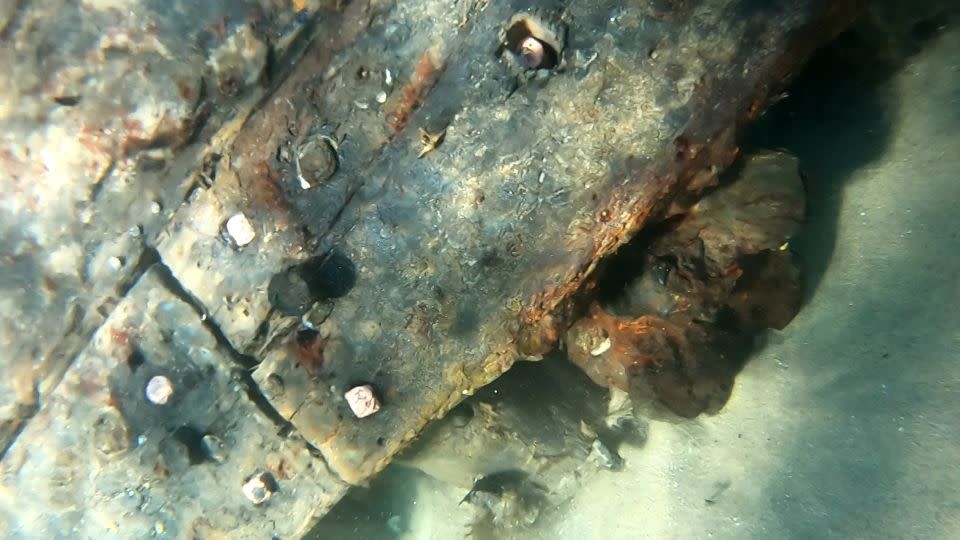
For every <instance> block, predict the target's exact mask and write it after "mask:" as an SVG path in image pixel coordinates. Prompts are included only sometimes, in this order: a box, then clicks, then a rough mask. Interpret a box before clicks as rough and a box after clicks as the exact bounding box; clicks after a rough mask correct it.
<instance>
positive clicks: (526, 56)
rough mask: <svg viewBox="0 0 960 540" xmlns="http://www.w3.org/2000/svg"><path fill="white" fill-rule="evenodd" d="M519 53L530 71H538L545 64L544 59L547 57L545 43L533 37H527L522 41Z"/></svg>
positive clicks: (518, 49) (518, 48)
mask: <svg viewBox="0 0 960 540" xmlns="http://www.w3.org/2000/svg"><path fill="white" fill-rule="evenodd" d="M517 53H518V54H519V55H520V58H522V59H523V63H524V64H526V66H527V67H528V68H530V69H538V68H539V67H540V66H541V65H542V64H543V58H544V56H545V55H546V51H545V50H544V48H543V43H541V42H540V40H539V39H537V38H535V37H533V36H527V37H525V38H523V40H522V41H520V45H519V46H518V47H517Z"/></svg>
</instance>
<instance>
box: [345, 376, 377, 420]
mask: <svg viewBox="0 0 960 540" xmlns="http://www.w3.org/2000/svg"><path fill="white" fill-rule="evenodd" d="M343 397H344V398H346V400H347V404H349V405H350V410H351V411H353V414H354V416H356V417H357V418H366V417H367V416H370V415H371V414H373V413H375V412H377V411H379V410H380V401H379V400H377V395H376V394H375V393H374V391H373V387H372V386H370V385H369V384H364V385H362V386H356V387H354V388H351V389H350V390H349V391H348V392H347V393H346V394H344V396H343Z"/></svg>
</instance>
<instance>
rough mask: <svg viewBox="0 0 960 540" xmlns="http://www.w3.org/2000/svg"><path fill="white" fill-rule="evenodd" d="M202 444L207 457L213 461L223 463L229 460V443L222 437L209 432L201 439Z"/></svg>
mask: <svg viewBox="0 0 960 540" xmlns="http://www.w3.org/2000/svg"><path fill="white" fill-rule="evenodd" d="M200 444H201V446H203V451H204V452H205V453H206V454H207V457H209V458H210V459H212V460H213V461H215V462H217V463H223V462H224V461H226V460H227V445H226V444H224V442H223V439H221V438H220V437H217V436H216V435H210V434H209V433H208V434H206V435H204V436H203V438H202V439H200Z"/></svg>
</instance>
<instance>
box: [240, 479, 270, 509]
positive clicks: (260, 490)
mask: <svg viewBox="0 0 960 540" xmlns="http://www.w3.org/2000/svg"><path fill="white" fill-rule="evenodd" d="M278 487H279V486H277V481H276V479H275V478H274V477H273V475H272V474H270V473H268V472H258V473H256V474H254V475H253V476H251V477H250V478H248V479H247V481H246V482H244V484H243V488H242V491H243V496H244V497H246V498H247V500H248V501H250V502H252V503H253V504H263V503H265V502H267V501H268V500H270V497H273V494H274V493H276V491H277V488H278Z"/></svg>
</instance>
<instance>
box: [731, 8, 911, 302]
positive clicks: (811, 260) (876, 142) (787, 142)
mask: <svg viewBox="0 0 960 540" xmlns="http://www.w3.org/2000/svg"><path fill="white" fill-rule="evenodd" d="M864 24H866V23H864ZM871 34H872V32H871V30H870V28H868V27H865V26H864V25H863V24H862V25H861V26H859V27H856V28H854V29H852V30H849V31H847V32H845V33H844V34H841V35H840V36H839V37H838V38H837V39H836V40H835V41H834V42H833V43H831V44H830V45H828V46H827V47H825V48H824V49H822V50H820V51H819V52H818V53H817V54H815V55H814V57H813V58H811V60H810V61H809V62H808V64H807V65H806V67H805V68H804V70H803V71H802V72H801V73H800V74H799V75H798V77H797V78H796V79H795V80H794V82H793V83H792V84H791V85H790V87H789V88H788V90H787V92H786V93H785V94H784V98H783V99H781V101H780V102H778V103H777V104H776V105H774V106H773V107H771V108H770V110H768V111H767V112H766V113H765V114H764V115H763V117H762V118H761V120H760V121H759V122H758V123H757V124H756V125H754V126H753V127H752V128H751V130H750V131H749V133H748V134H747V138H746V142H745V145H744V146H745V153H750V152H751V151H752V149H757V148H770V149H784V150H786V151H788V152H790V153H791V154H794V155H796V156H797V157H798V158H799V159H800V168H801V172H802V175H803V179H804V185H805V188H806V191H807V216H806V220H805V223H804V224H803V226H802V227H801V229H800V232H799V233H798V234H797V235H796V236H795V237H794V239H793V240H792V241H791V243H790V246H791V249H792V250H793V251H794V252H795V253H796V254H797V255H798V256H799V257H798V258H799V262H800V264H801V267H802V269H803V279H804V284H805V287H804V288H805V299H806V300H809V299H810V298H811V297H812V296H813V294H814V293H815V292H816V289H817V287H818V285H819V283H820V281H821V279H822V277H823V273H824V272H825V270H826V268H827V266H828V265H829V264H830V259H831V258H832V256H833V252H834V249H835V246H836V241H837V226H838V218H839V214H840V207H841V205H842V204H843V203H844V200H843V193H844V186H845V185H846V184H847V183H848V181H849V180H850V178H851V176H852V175H853V173H854V172H855V171H856V170H858V169H860V168H861V167H863V166H865V165H867V164H869V163H871V162H873V161H875V160H877V159H878V158H879V157H881V156H882V155H883V153H884V152H885V151H886V149H887V147H888V145H889V143H890V139H891V133H892V131H893V130H894V128H895V126H894V125H893V123H894V118H893V115H892V114H891V107H890V104H891V103H892V102H893V100H894V99H895V96H891V95H890V92H889V90H888V89H887V88H885V87H884V86H883V85H882V84H881V83H882V82H884V81H886V80H888V79H889V78H890V77H891V76H893V75H894V74H895V73H896V72H897V71H898V70H899V69H900V67H901V66H902V65H903V63H904V62H906V60H907V58H906V57H901V58H899V59H893V58H891V55H890V53H889V51H888V50H886V49H885V48H883V47H877V46H876V43H873V42H872V41H871V39H872V35H871Z"/></svg>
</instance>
